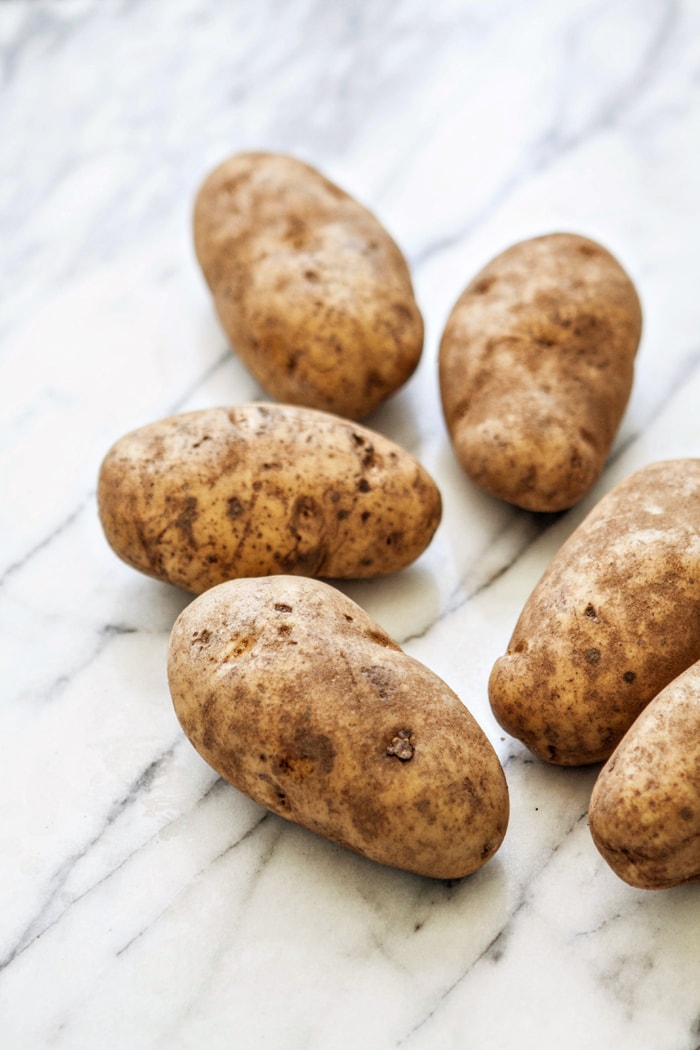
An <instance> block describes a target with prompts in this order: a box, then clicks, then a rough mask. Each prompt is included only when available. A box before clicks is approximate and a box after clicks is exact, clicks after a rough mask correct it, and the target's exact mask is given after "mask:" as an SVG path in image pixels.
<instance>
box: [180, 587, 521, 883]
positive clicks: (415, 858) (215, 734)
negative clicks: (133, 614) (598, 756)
mask: <svg viewBox="0 0 700 1050" xmlns="http://www.w3.org/2000/svg"><path fill="white" fill-rule="evenodd" d="M168 678H169V683H170V691H171V694H172V698H173V703H174V707H175V711H176V713H177V717H178V719H179V721H180V723H181V725H182V728H183V730H184V732H185V733H186V735H187V737H188V738H189V740H190V741H191V743H192V744H193V746H194V747H195V748H196V750H197V751H198V752H199V754H200V755H201V756H202V758H204V760H205V761H206V762H208V763H209V765H211V766H212V767H213V768H214V769H215V770H216V771H217V772H218V773H219V774H220V775H221V776H222V777H224V778H225V779H226V780H227V781H229V782H230V783H231V784H233V785H235V786H236V787H237V788H238V789H239V790H240V791H242V792H244V793H245V794H246V795H248V796H249V797H250V798H252V799H254V800H255V801H256V802H258V803H260V805H262V806H265V807H267V808H268V809H270V810H272V811H273V812H274V813H277V814H279V815H280V816H283V817H286V818H287V819H288V820H291V821H293V822H295V823H297V824H300V825H302V826H303V827H305V828H308V829H310V830H311V831H314V832H317V833H318V834H320V835H323V836H325V837H326V838H328V839H331V840H332V841H333V842H337V843H340V844H341V845H343V846H346V847H348V848H349V849H351V850H354V851H356V852H357V853H361V854H363V855H364V856H366V857H369V858H371V859H372V860H376V861H379V862H381V863H382V864H387V865H391V866H394V867H398V868H403V869H405V870H408V871H412V872H416V873H418V874H421V875H428V876H432V877H434V878H441V879H453V878H460V877H461V876H463V875H468V874H469V873H470V872H473V871H476V870H477V868H480V867H481V866H482V865H483V864H484V863H485V862H486V861H487V860H489V858H490V857H492V856H493V855H494V853H495V852H496V850H497V849H498V848H499V846H500V844H501V842H502V840H503V837H504V835H505V832H506V826H507V823H508V790H507V786H506V781H505V777H504V774H503V770H502V768H501V765H500V762H499V760H498V756H497V755H496V753H495V751H494V749H493V747H492V746H491V744H490V742H489V740H488V739H487V737H486V735H485V734H484V732H483V731H482V729H481V728H480V727H479V725H478V724H477V723H476V721H475V720H474V718H473V717H472V715H471V714H470V713H469V711H468V710H467V708H466V707H465V706H464V704H463V703H462V702H461V700H460V699H459V697H458V696H457V695H456V694H455V693H454V692H453V691H452V690H451V689H450V688H449V687H448V686H447V685H446V684H445V683H444V682H443V681H442V680H441V679H440V678H438V677H437V675H435V674H434V673H433V672H432V671H430V670H429V669H428V668H427V667H425V666H424V665H423V664H421V663H419V662H418V661H417V660H414V659H412V658H411V657H409V656H408V655H406V654H405V653H404V652H402V650H401V649H400V647H399V646H398V645H397V644H396V643H395V642H394V641H392V639H391V638H390V637H389V636H388V635H387V634H386V632H385V631H383V630H382V628H381V627H379V626H378V625H377V624H376V623H375V622H374V621H373V620H372V619H371V618H370V617H369V616H368V615H367V614H366V613H365V612H364V611H363V610H362V609H361V608H360V607H359V606H358V605H356V604H355V603H354V602H353V601H351V600H350V599H349V598H348V597H346V596H345V595H343V594H341V593H340V592H339V591H337V590H336V589H335V588H333V587H331V586H330V585H329V584H327V583H322V582H321V581H319V580H311V579H303V578H300V577H295V576H271V577H267V578H262V579H256V580H235V581H231V582H229V583H224V584H221V585H220V586H219V587H215V588H213V589H212V590H210V591H208V592H207V593H206V594H203V595H201V596H200V597H199V598H197V599H195V601H193V602H192V603H191V604H190V605H189V606H188V607H187V608H186V609H185V610H184V611H183V612H182V613H181V614H180V616H179V617H178V619H177V621H176V623H175V626H174V628H173V631H172V635H171V639H170V648H169V656H168Z"/></svg>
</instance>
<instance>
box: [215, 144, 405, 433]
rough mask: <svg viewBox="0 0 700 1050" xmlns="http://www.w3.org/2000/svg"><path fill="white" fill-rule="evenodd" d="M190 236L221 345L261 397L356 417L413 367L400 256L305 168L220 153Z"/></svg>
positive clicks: (379, 230) (370, 220)
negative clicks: (226, 343) (224, 342)
mask: <svg viewBox="0 0 700 1050" xmlns="http://www.w3.org/2000/svg"><path fill="white" fill-rule="evenodd" d="M194 240H195V249H196V253H197V258H198V260H199V263H200V265H201V268H202V271H203V274H204V276H205V279H206V281H207V283H208V285H209V288H210V290H211V292H212V295H213V298H214V304H215V308H216V310H217V313H218V316H219V319H220V321H221V324H222V326H223V328H224V330H225V332H226V334H227V335H228V337H229V340H230V342H231V344H232V347H233V348H234V350H235V351H236V353H237V354H238V356H239V357H240V359H241V360H242V361H243V362H244V363H245V364H246V366H247V367H248V369H249V370H250V371H251V372H252V374H253V375H254V376H255V378H256V379H257V380H258V382H259V383H260V385H261V386H262V388H263V389H264V390H265V391H266V393H267V394H268V395H270V396H271V397H273V398H275V399H277V400H278V401H283V402H288V403H291V404H299V405H307V406H309V407H311V408H318V409H322V410H324V411H328V412H334V413H337V414H338V415H341V416H347V417H349V418H352V419H363V418H365V417H366V416H367V415H368V414H369V413H370V412H371V411H372V410H373V409H375V408H376V407H377V406H378V405H379V404H381V403H382V402H383V401H384V400H385V399H386V398H387V397H388V396H389V395H390V394H392V393H393V392H394V391H395V390H397V389H398V388H399V387H400V386H401V385H402V384H403V383H405V382H406V380H407V379H408V378H409V376H410V375H411V374H412V373H413V371H414V369H415V368H416V365H417V364H418V361H419V359H420V356H421V352H422V349H423V320H422V318H421V314H420V311H419V309H418V306H417V304H416V300H415V295H414V292H413V287H412V284H411V277H410V273H409V269H408V266H407V264H406V260H405V259H404V257H403V255H402V253H401V251H400V249H399V248H398V246H397V245H396V244H395V242H394V241H393V240H392V238H391V237H390V235H389V234H388V233H387V231H386V230H385V229H384V227H383V226H382V225H381V223H380V222H379V221H378V219H377V218H375V216H374V215H372V214H371V212H369V211H368V210H367V209H366V208H365V207H363V206H362V205H361V204H359V203H358V202H357V201H356V200H354V199H353V198H352V197H350V196H349V195H348V194H347V193H345V192H344V191H343V190H342V189H340V188H339V187H338V186H336V185H334V184H333V183H332V182H330V181H329V180H328V179H326V178H325V177H324V176H323V175H322V174H321V173H320V172H318V171H317V170H316V169H315V168H313V167H311V166H310V165H309V164H306V163H304V162H303V161H301V160H298V159H296V158H295V157H290V156H287V155H285V154H278V153H264V152H258V153H242V154H238V155H236V156H234V157H231V158H229V159H228V160H226V161H224V163H223V164H221V165H220V166H219V167H217V168H216V169H215V170H214V171H213V172H211V174H210V175H209V176H208V177H207V178H206V179H205V181H204V183H203V184H202V186H201V188H200V190H199V192H198V194H197V198H196V202H195V208H194Z"/></svg>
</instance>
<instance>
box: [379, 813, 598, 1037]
mask: <svg viewBox="0 0 700 1050" xmlns="http://www.w3.org/2000/svg"><path fill="white" fill-rule="evenodd" d="M587 816H588V807H587V806H586V809H585V810H584V811H583V813H579V814H577V815H576V816H575V818H574V819H573V820H572V821H571V823H570V824H569V826H568V827H566V828H565V829H564V831H563V832H562V833H561V836H560V839H559V842H558V843H557V844H556V845H555V846H554V847H553V848H551V849H550V850H549V852H548V853H547V855H546V857H545V859H544V860H543V861H542V863H540V864H539V865H538V866H537V867H536V868H535V870H534V871H532V872H531V873H530V875H529V877H528V878H527V881H526V882H525V884H524V886H523V887H522V889H521V891H520V893H519V895H518V896H517V897H516V899H515V902H514V905H513V907H512V908H511V910H510V911H509V913H508V916H507V917H506V920H505V922H504V923H503V925H502V926H501V928H500V929H499V930H497V931H496V933H495V934H494V936H493V937H492V938H491V940H490V941H489V942H488V944H487V945H486V946H485V947H484V948H483V949H482V950H481V951H480V952H479V953H478V955H476V956H475V957H474V958H473V959H471V960H470V961H469V963H468V964H467V965H466V966H465V967H464V968H463V969H462V970H461V971H460V973H459V974H458V975H457V977H456V978H455V979H454V980H453V981H452V982H451V983H450V984H449V985H448V986H447V988H445V989H444V990H443V991H442V992H441V993H440V995H439V996H438V998H437V1001H436V1002H435V1005H434V1006H432V1007H431V1008H430V1009H429V1010H428V1011H427V1012H426V1013H425V1014H424V1015H423V1017H421V1019H420V1020H418V1021H417V1022H416V1023H415V1024H414V1025H413V1026H412V1027H411V1028H410V1029H409V1030H408V1031H407V1032H406V1033H405V1034H404V1035H403V1036H401V1038H400V1039H399V1040H398V1041H397V1043H396V1045H397V1046H405V1045H406V1044H407V1043H408V1042H409V1041H410V1040H411V1039H412V1038H413V1037H414V1035H416V1034H417V1033H418V1032H419V1031H420V1030H421V1029H423V1028H424V1027H425V1026H426V1025H427V1024H429V1023H430V1022H431V1021H432V1019H433V1018H434V1017H435V1015H436V1014H438V1013H439V1011H440V1009H441V1007H442V1006H443V1004H444V1003H445V1002H446V1001H447V1000H448V999H449V998H450V996H451V995H452V994H453V993H454V992H455V991H456V989H457V988H459V986H460V985H461V984H462V982H463V981H464V980H465V979H466V977H467V976H468V975H469V974H470V973H471V971H472V970H473V969H474V968H475V967H476V966H478V965H479V964H480V963H481V962H483V961H484V960H485V959H489V958H490V959H493V960H494V961H497V960H498V959H499V958H500V957H501V955H502V951H501V947H500V944H501V941H502V940H504V939H505V938H506V937H507V935H508V933H509V930H510V928H511V926H512V924H513V922H515V921H517V919H518V916H519V915H520V914H521V913H523V912H524V911H525V909H526V908H527V907H528V905H529V904H530V902H531V901H532V900H533V899H534V896H535V892H534V891H535V887H536V884H537V880H538V879H539V877H540V876H541V875H543V874H544V873H545V872H546V871H547V869H548V868H549V866H550V864H552V862H553V861H554V860H555V858H556V857H557V854H558V853H559V850H560V848H561V846H562V844H563V843H564V842H566V841H567V839H568V837H569V835H570V834H571V833H572V831H574V829H575V828H576V827H577V826H578V825H579V824H580V823H581V821H582V820H585V819H586V818H587Z"/></svg>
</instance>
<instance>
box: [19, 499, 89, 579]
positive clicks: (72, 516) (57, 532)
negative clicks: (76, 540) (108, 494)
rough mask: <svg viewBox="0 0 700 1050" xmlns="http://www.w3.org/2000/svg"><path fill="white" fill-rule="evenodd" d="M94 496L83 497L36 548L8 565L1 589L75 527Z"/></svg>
mask: <svg viewBox="0 0 700 1050" xmlns="http://www.w3.org/2000/svg"><path fill="white" fill-rule="evenodd" d="M94 495H95V493H94V491H93V492H91V493H88V494H87V495H85V496H83V498H82V499H81V500H80V502H79V503H78V505H77V506H76V507H74V509H73V510H72V511H70V513H69V514H67V515H66V516H65V518H63V520H62V521H60V522H59V523H58V525H56V526H55V527H54V528H53V529H52V530H51V532H49V533H47V534H46V536H44V537H42V539H40V540H39V541H38V542H37V543H35V544H34V546H33V547H31V548H30V549H29V550H28V551H26V552H25V553H24V554H23V555H22V556H21V557H20V558H18V559H17V560H16V561H14V562H12V563H11V564H10V565H8V566H7V567H6V568H5V569H4V570H3V573H2V575H0V588H2V587H4V585H5V584H6V583H7V581H8V580H9V579H10V578H11V577H12V576H14V575H15V573H17V572H20V571H21V570H22V569H23V568H24V567H25V566H26V565H27V564H28V562H29V561H31V559H32V558H33V557H34V556H35V555H37V554H40V553H41V552H42V551H44V550H46V548H47V547H50V546H51V544H52V543H53V542H54V540H56V539H58V538H59V537H60V536H62V535H63V533H64V532H65V531H66V530H67V529H68V528H70V526H71V525H73V524H74V522H76V521H77V520H78V518H79V517H80V515H81V514H82V513H83V511H84V510H85V507H86V506H87V504H88V502H89V501H90V500H91V499H94Z"/></svg>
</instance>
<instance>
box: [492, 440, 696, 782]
mask: <svg viewBox="0 0 700 1050" xmlns="http://www.w3.org/2000/svg"><path fill="white" fill-rule="evenodd" d="M699 658H700V459H679V460H669V461H666V462H659V463H653V464H650V465H648V466H646V467H643V468H642V469H641V470H638V471H636V472H635V473H634V474H632V475H631V476H629V477H628V478H626V479H625V480H624V481H621V482H620V483H619V484H618V485H616V486H615V488H613V489H612V491H611V492H609V493H608V494H607V495H606V496H605V497H604V498H603V499H602V500H600V502H599V503H598V504H597V505H596V506H595V507H594V509H593V510H592V511H591V513H590V514H589V515H588V516H587V517H586V518H585V519H584V521H583V522H582V523H581V524H580V525H579V527H578V528H577V529H576V530H575V531H574V532H573V533H572V535H571V536H570V537H569V539H568V540H567V541H566V543H564V545H563V546H562V547H561V548H560V550H559V551H558V552H557V554H556V555H555V556H554V558H553V559H552V561H551V563H550V565H549V567H548V568H547V570H546V571H545V573H544V575H543V576H542V579H541V580H540V582H539V583H538V584H537V586H536V587H535V589H534V591H533V592H532V594H531V595H530V597H529V599H528V600H527V602H526V603H525V606H524V608H523V611H522V613H521V614H520V618H519V619H518V622H517V624H516V626H515V630H514V632H513V636H512V638H511V640H510V642H509V644H508V649H507V652H506V654H505V655H504V656H502V657H500V659H498V660H497V661H496V663H495V665H494V667H493V670H492V672H491V677H490V681H489V696H490V700H491V706H492V708H493V712H494V714H495V716H496V718H497V719H498V721H499V722H500V724H501V725H502V726H503V728H504V729H505V730H506V731H507V732H508V733H511V734H512V735H513V736H515V737H517V738H518V739H519V740H522V741H523V743H525V744H526V745H527V747H528V748H530V750H531V751H533V752H534V753H535V754H536V755H538V756H539V757H540V758H543V759H546V760H547V761H550V762H553V763H556V764H559V765H585V764H587V763H593V762H602V761H604V760H606V759H607V758H608V757H609V756H610V754H611V753H612V751H613V749H614V748H615V747H616V745H617V744H618V743H619V741H620V740H621V739H622V737H623V735H624V734H625V733H626V732H627V730H628V729H629V728H630V726H631V725H632V723H633V722H634V720H635V719H636V718H637V716H638V715H639V714H640V712H641V711H642V710H643V708H644V707H646V705H647V704H648V703H649V702H650V701H651V700H652V699H653V698H654V697H655V696H656V695H657V693H659V692H660V690H661V689H663V688H664V686H666V685H667V684H668V683H669V682H670V681H672V679H674V678H676V677H677V676H678V675H679V674H680V673H681V672H682V671H684V670H685V669H686V668H687V667H689V666H690V665H691V664H692V663H694V662H695V661H696V660H697V659H699Z"/></svg>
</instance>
